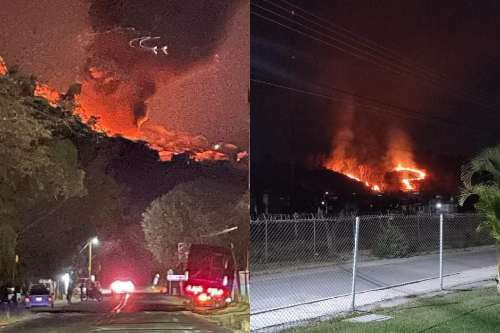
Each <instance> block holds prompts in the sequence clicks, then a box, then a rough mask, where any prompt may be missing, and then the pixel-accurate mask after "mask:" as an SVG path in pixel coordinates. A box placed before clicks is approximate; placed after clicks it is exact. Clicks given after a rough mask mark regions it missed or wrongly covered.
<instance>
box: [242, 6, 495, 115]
mask: <svg viewBox="0 0 500 333" xmlns="http://www.w3.org/2000/svg"><path fill="white" fill-rule="evenodd" d="M252 6H254V7H257V8H260V9H262V10H265V11H267V12H271V13H272V14H274V15H275V16H278V17H280V18H282V19H285V20H287V21H289V22H291V23H294V24H296V25H299V26H302V27H304V28H306V29H308V30H311V31H313V32H315V33H317V34H319V35H323V36H326V37H327V38H329V39H331V40H333V41H334V42H337V43H342V44H343V45H346V46H347V47H348V48H351V49H354V50H356V51H357V52H358V53H353V52H352V50H348V49H346V48H345V47H341V46H339V45H336V44H332V43H330V42H328V41H325V40H324V39H321V38H320V37H317V36H314V35H311V34H309V33H307V32H304V31H301V30H299V29H296V28H294V27H291V26H290V25H288V24H286V23H283V22H279V21H277V20H275V19H272V18H270V17H269V16H266V15H263V14H261V13H258V12H256V11H251V13H252V14H253V15H255V16H258V17H260V18H262V19H264V20H267V21H269V22H271V23H274V24H277V25H280V26H282V27H284V28H286V29H288V30H291V31H294V32H296V33H298V34H301V35H303V36H305V37H307V38H310V39H313V40H315V41H318V42H320V43H322V44H325V45H328V46H330V47H333V48H335V49H338V50H340V51H342V52H344V53H347V54H350V55H353V56H355V57H357V58H359V59H362V60H365V61H367V62H370V63H372V64H375V65H377V66H379V67H382V68H384V69H386V70H388V71H391V72H394V73H396V74H400V75H401V74H406V75H409V74H410V75H411V74H412V71H411V69H410V70H409V69H408V68H405V67H404V66H403V65H400V64H395V63H394V62H393V61H390V60H389V61H388V60H387V59H382V61H384V60H385V62H386V63H381V62H380V56H377V55H373V54H371V53H369V52H367V51H366V50H362V49H360V48H358V47H356V46H353V45H352V44H350V43H348V42H346V41H342V40H339V39H338V38H335V37H332V36H331V35H328V34H325V33H322V32H321V31H318V30H316V29H314V28H311V27H307V26H306V25H304V24H302V23H300V22H297V21H295V20H292V19H290V18H288V17H285V16H283V15H281V14H279V13H276V12H275V11H273V10H270V9H268V8H264V7H262V6H259V5H257V4H254V3H252ZM330 30H331V29H330ZM359 52H361V53H362V54H359ZM363 53H364V54H363ZM370 57H371V58H370ZM372 58H374V59H372ZM387 62H388V64H387ZM391 65H392V67H391ZM413 74H415V73H414V71H413ZM429 83H432V85H434V86H437V87H438V88H440V89H443V90H445V91H447V92H448V93H449V94H451V95H453V96H457V93H455V92H453V91H450V89H447V88H446V87H443V86H440V85H439V84H438V83H436V82H434V81H432V82H429ZM458 97H460V98H461V99H464V100H465V101H469V102H473V103H474V104H478V105H480V106H482V107H483V108H487V109H491V108H492V107H491V106H488V105H484V104H483V103H482V102H480V101H477V99H476V98H475V99H476V100H475V101H471V100H468V99H467V98H464V97H466V96H464V94H461V93H459V96H458Z"/></svg>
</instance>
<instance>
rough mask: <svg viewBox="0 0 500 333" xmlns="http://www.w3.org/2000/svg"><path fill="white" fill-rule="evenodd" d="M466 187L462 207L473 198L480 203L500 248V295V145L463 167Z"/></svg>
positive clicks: (499, 277) (499, 280)
mask: <svg viewBox="0 0 500 333" xmlns="http://www.w3.org/2000/svg"><path fill="white" fill-rule="evenodd" d="M460 178H461V180H462V184H463V188H462V191H461V193H460V197H459V203H460V205H463V204H464V203H465V201H466V200H467V199H468V198H469V197H471V196H476V197H478V200H477V202H476V204H475V207H476V209H477V210H478V211H479V213H480V214H481V215H482V216H483V217H484V222H483V223H484V225H485V226H486V227H487V228H489V229H490V231H491V235H492V236H493V238H495V240H496V246H497V291H498V293H500V145H496V146H494V147H490V148H486V149H484V150H483V151H482V152H481V153H479V154H478V155H477V156H476V157H474V158H473V159H472V160H471V161H470V162H469V163H467V164H466V165H464V166H463V167H462V173H461V177H460Z"/></svg>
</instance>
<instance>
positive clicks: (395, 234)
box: [372, 223, 410, 258]
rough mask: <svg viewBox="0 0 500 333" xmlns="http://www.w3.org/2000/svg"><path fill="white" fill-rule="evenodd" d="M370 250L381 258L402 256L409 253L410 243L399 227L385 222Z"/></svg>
mask: <svg viewBox="0 0 500 333" xmlns="http://www.w3.org/2000/svg"><path fill="white" fill-rule="evenodd" d="M372 251H373V254H374V255H376V256H377V257H381V258H402V257H407V256H408V255H409V253H410V244H409V241H408V239H406V237H405V235H404V234H403V232H402V231H401V229H399V228H398V227H396V226H394V225H391V224H390V223H387V224H386V225H385V226H383V227H382V229H381V231H380V233H379V234H378V235H377V237H376V239H375V244H374V246H373V250H372Z"/></svg>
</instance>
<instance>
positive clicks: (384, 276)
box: [250, 247, 496, 314]
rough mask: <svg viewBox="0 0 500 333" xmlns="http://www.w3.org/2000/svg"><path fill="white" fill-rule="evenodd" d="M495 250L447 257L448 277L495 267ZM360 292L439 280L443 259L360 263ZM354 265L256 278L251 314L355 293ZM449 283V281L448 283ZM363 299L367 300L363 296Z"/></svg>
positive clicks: (490, 248)
mask: <svg viewBox="0 0 500 333" xmlns="http://www.w3.org/2000/svg"><path fill="white" fill-rule="evenodd" d="M495 263H496V253H495V249H494V248H493V247H487V248H482V249H475V250H474V251H467V252H451V253H445V256H444V274H445V275H447V274H454V273H458V272H461V271H465V270H469V269H473V268H480V267H487V266H492V265H495ZM357 276H358V278H357V282H356V290H357V292H361V291H366V290H371V289H375V288H381V287H388V286H391V285H397V284H402V283H406V282H411V281H416V280H422V279H427V278H435V277H437V276H439V256H438V255H437V254H436V255H427V256H419V257H412V258H408V259H393V260H380V261H375V262H366V263H360V264H359V266H358V275H357ZM351 283H352V271H351V266H350V265H344V266H335V267H323V268H314V269H308V270H304V271H297V272H286V273H276V274H269V275H261V276H255V277H253V278H252V279H251V281H250V305H251V310H250V311H251V313H252V314H254V313H258V312H261V311H266V310H270V309H276V308H281V307H286V306H290V305H294V304H300V303H306V302H311V301H316V300H320V299H325V298H328V297H333V296H338V295H344V294H349V293H351V286H352V284H351ZM445 283H446V279H445ZM359 297H363V296H362V295H361V296H359Z"/></svg>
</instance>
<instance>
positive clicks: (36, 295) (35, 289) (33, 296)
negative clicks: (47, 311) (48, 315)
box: [24, 284, 54, 309]
mask: <svg viewBox="0 0 500 333" xmlns="http://www.w3.org/2000/svg"><path fill="white" fill-rule="evenodd" d="M24 302H25V305H26V308H28V309H29V308H34V307H49V306H50V307H51V308H53V307H54V298H53V297H52V295H51V294H50V290H49V289H48V288H47V287H46V286H45V285H43V284H35V285H33V286H31V288H30V290H29V292H28V296H26V298H25V299H24Z"/></svg>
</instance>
